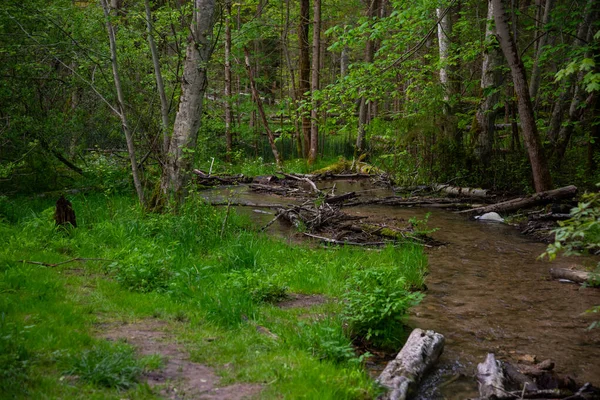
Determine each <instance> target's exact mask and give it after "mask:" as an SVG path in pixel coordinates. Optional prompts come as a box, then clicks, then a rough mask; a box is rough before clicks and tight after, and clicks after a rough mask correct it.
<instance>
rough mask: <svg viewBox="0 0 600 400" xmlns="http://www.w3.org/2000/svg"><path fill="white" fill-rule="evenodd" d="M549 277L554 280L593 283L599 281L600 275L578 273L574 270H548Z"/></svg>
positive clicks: (584, 272)
mask: <svg viewBox="0 0 600 400" xmlns="http://www.w3.org/2000/svg"><path fill="white" fill-rule="evenodd" d="M550 275H551V276H552V278H554V279H568V280H570V281H573V282H576V283H593V282H596V281H600V275H598V274H597V273H596V274H595V273H593V272H587V271H578V270H576V269H566V268H550Z"/></svg>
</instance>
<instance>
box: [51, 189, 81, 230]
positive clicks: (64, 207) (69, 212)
mask: <svg viewBox="0 0 600 400" xmlns="http://www.w3.org/2000/svg"><path fill="white" fill-rule="evenodd" d="M54 221H55V222H56V226H65V225H67V224H71V225H72V226H73V228H77V220H76V219H75V211H74V210H73V205H72V204H71V202H70V201H69V200H67V199H66V198H65V196H64V195H61V196H60V198H59V199H58V201H57V202H56V211H54Z"/></svg>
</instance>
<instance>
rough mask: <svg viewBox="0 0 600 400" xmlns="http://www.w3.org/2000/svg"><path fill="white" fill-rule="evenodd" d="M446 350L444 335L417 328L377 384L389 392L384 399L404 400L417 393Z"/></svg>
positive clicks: (380, 376)
mask: <svg viewBox="0 0 600 400" xmlns="http://www.w3.org/2000/svg"><path fill="white" fill-rule="evenodd" d="M443 349H444V336H443V335H441V334H439V333H435V332H434V331H423V330H421V329H418V328H417V329H415V330H413V331H412V333H411V334H410V336H409V338H408V340H407V341H406V344H405V345H404V347H402V350H400V352H399V353H398V355H397V356H396V358H395V359H394V360H392V361H390V362H389V363H388V365H387V366H386V367H385V369H384V370H383V372H382V373H381V375H379V378H377V381H378V382H379V383H380V384H381V385H383V386H385V387H386V388H388V389H389V392H387V393H386V394H385V395H384V396H383V397H382V398H383V399H389V400H404V399H406V398H408V396H409V394H410V393H411V392H412V391H414V390H415V389H416V387H417V385H418V384H419V381H420V380H421V378H423V376H424V375H425V373H426V372H427V371H428V370H429V369H430V368H431V367H432V366H433V364H435V363H436V361H437V360H438V358H439V357H440V355H441V354H442V351H443Z"/></svg>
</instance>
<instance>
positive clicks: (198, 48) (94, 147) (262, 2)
mask: <svg viewBox="0 0 600 400" xmlns="http://www.w3.org/2000/svg"><path fill="white" fill-rule="evenodd" d="M599 8H600V6H599V4H598V2H596V1H593V0H586V1H583V0H582V1H562V0H560V1H559V0H536V1H530V0H511V1H496V0H495V1H487V2H486V1H471V0H462V1H459V0H452V1H430V0H419V1H403V0H371V1H358V0H356V1H337V0H313V2H310V3H309V1H308V0H299V1H290V0H276V1H266V0H258V1H244V2H239V3H234V2H231V1H229V0H224V1H217V2H215V1H214V0H196V1H195V2H192V1H183V0H158V1H152V2H151V1H148V0H146V1H127V0H110V1H108V0H102V1H100V2H93V1H72V0H55V1H50V2H47V1H39V0H30V1H26V2H16V1H13V0H10V1H5V2H3V5H2V6H1V8H0V9H1V11H0V38H1V39H0V48H1V50H2V51H1V52H0V76H1V77H2V78H1V80H0V125H1V126H0V143H1V145H0V188H1V190H2V192H4V193H6V194H11V193H13V194H14V193H17V192H21V193H24V192H31V191H43V190H53V189H64V188H67V187H82V186H94V187H110V188H112V189H126V188H129V187H131V176H132V170H133V177H134V181H135V182H134V183H135V185H134V186H135V188H136V189H137V193H138V196H139V198H140V200H142V201H143V202H147V203H148V202H154V203H156V202H157V200H156V195H157V193H158V192H160V190H159V189H158V188H159V187H160V188H162V192H163V193H167V192H168V190H167V189H166V188H167V187H169V188H171V189H172V190H174V191H175V192H177V191H178V190H181V186H182V185H183V186H184V185H185V182H186V181H185V179H184V180H183V181H182V182H178V183H176V184H173V179H174V178H173V177H174V176H175V175H177V174H183V175H185V171H186V170H188V169H190V167H191V166H195V167H200V168H202V169H206V170H208V169H209V168H210V166H211V165H212V166H213V168H214V170H217V169H220V170H222V169H229V170H235V166H236V165H238V166H239V165H245V166H246V168H247V167H248V166H250V165H255V166H258V165H262V164H263V163H273V162H276V163H277V164H278V165H280V164H282V165H283V166H284V168H285V163H286V161H287V160H291V159H296V158H303V159H306V160H307V163H308V165H309V166H313V165H315V162H316V161H318V160H329V161H331V160H333V161H335V160H336V159H337V158H338V157H345V158H346V159H348V160H352V159H354V160H358V159H361V160H365V161H368V162H370V163H372V164H374V165H376V166H378V167H379V168H381V169H384V170H386V171H388V172H390V173H391V174H392V175H393V176H394V177H395V180H396V181H397V182H398V183H399V184H403V185H411V184H416V183H422V182H434V181H437V182H453V183H455V184H459V185H465V186H466V185H471V186H473V185H476V186H484V187H489V188H494V189H501V190H513V191H531V190H536V191H540V190H545V189H548V188H550V187H552V186H560V185H563V184H567V183H574V184H577V185H580V186H583V187H592V186H593V185H594V184H595V183H596V182H600V176H599V170H598V162H599V161H600V151H599V150H600V148H599V147H600V144H599V143H600V137H599V136H600V132H599V125H598V124H599V122H600V120H599V117H600V114H599V112H600V99H599V98H598V94H599V91H600V72H599V70H598V47H599V45H600V32H599V30H600V23H599V20H598V11H600V10H599ZM190 27H191V29H190ZM193 85H196V88H195V89H194V90H195V92H194V93H195V94H194V95H190V93H192V92H189V90H191V89H190V86H193ZM194 96H195V97H194ZM186 107H187V108H186ZM186 129H187V130H188V132H187V134H188V136H186V137H183V136H180V135H179V133H181V132H182V130H183V131H185V130H186ZM196 131H198V134H197V136H196ZM189 135H191V136H189ZM213 158H214V160H213ZM174 160H180V161H181V160H184V162H183V163H181V162H179V161H174ZM248 160H254V161H253V162H252V163H250V162H248ZM132 167H133V168H132ZM165 171H167V172H165ZM169 171H170V172H169ZM256 171H257V172H260V171H261V169H260V168H257V169H256ZM169 173H170V174H171V175H170V176H171V178H168V177H165V175H168V174H169ZM82 177H83V179H82ZM169 179H170V180H169ZM159 181H160V182H161V183H160V184H159V183H158V182H159ZM178 185H179V186H178Z"/></svg>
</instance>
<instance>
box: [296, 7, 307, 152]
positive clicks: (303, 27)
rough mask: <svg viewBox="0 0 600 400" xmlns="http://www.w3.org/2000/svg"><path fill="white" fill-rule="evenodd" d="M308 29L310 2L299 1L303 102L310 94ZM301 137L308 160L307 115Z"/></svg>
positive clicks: (300, 91) (300, 78) (299, 67)
mask: <svg viewBox="0 0 600 400" xmlns="http://www.w3.org/2000/svg"><path fill="white" fill-rule="evenodd" d="M309 27H310V2H309V0H300V23H299V25H298V45H299V60H298V64H299V66H298V70H299V78H298V90H299V93H298V101H303V100H304V101H305V100H306V99H307V93H309V92H310V51H309V42H308V32H309ZM302 137H303V144H304V149H303V150H304V157H305V158H308V153H309V150H310V118H309V117H308V116H307V115H303V116H302Z"/></svg>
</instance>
